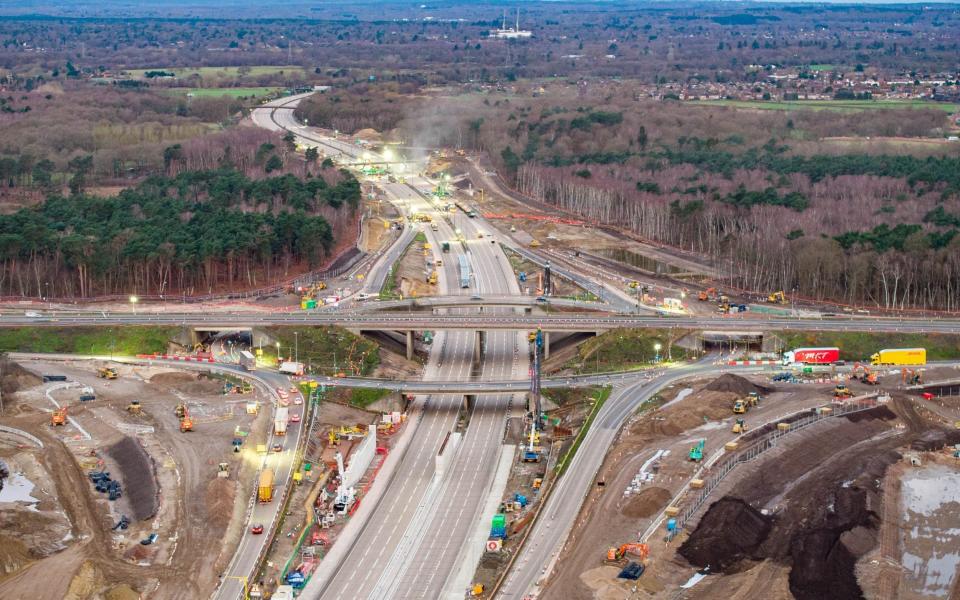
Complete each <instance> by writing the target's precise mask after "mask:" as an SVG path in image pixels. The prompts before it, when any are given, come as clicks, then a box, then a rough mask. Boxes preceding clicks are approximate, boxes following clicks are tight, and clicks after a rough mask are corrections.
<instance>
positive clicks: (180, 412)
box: [173, 402, 187, 419]
mask: <svg viewBox="0 0 960 600" xmlns="http://www.w3.org/2000/svg"><path fill="white" fill-rule="evenodd" d="M173 412H174V414H175V415H177V418H178V419H182V418H183V417H185V416H186V414H187V405H186V404H184V403H183V402H180V403H178V404H177V408H175V409H174V410H173Z"/></svg>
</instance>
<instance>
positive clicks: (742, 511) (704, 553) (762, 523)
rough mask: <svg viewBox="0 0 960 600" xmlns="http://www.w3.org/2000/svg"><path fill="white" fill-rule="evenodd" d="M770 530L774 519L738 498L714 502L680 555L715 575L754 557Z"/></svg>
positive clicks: (727, 498) (682, 547)
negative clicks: (706, 568)
mask: <svg viewBox="0 0 960 600" xmlns="http://www.w3.org/2000/svg"><path fill="white" fill-rule="evenodd" d="M770 529H771V519H770V518H769V517H766V516H764V515H762V514H761V513H760V511H758V510H756V509H755V508H753V507H752V506H750V505H749V504H747V503H746V502H744V501H743V500H740V499H739V498H730V497H725V498H721V499H720V500H718V501H716V502H714V503H713V504H712V505H711V506H710V508H709V510H707V513H706V514H705V515H704V516H703V518H702V519H701V520H700V523H699V525H698V526H697V528H696V529H695V530H694V531H693V533H692V534H690V537H689V538H687V540H686V541H685V542H684V543H683V545H681V546H680V549H679V550H677V552H678V553H679V554H680V556H682V557H684V558H686V559H687V560H688V561H690V563H691V564H693V565H696V566H698V567H706V566H709V567H710V570H711V571H713V572H722V571H725V570H729V569H730V568H731V567H733V566H735V565H736V564H737V563H739V562H740V561H742V560H744V559H749V558H751V557H752V556H753V554H754V553H755V552H756V550H757V549H758V548H759V547H760V545H761V544H762V543H763V541H764V540H765V539H766V538H767V535H768V534H769V533H770Z"/></svg>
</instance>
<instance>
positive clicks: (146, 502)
mask: <svg viewBox="0 0 960 600" xmlns="http://www.w3.org/2000/svg"><path fill="white" fill-rule="evenodd" d="M107 454H108V455H109V456H110V458H112V459H113V460H115V461H116V462H117V465H118V466H119V467H120V483H121V484H122V486H123V495H124V496H126V497H127V499H128V500H129V502H130V508H131V510H132V511H133V518H134V519H136V520H138V521H142V520H144V519H149V518H150V517H152V516H153V515H154V514H155V513H156V512H157V505H158V499H159V493H158V486H157V478H156V473H155V472H154V465H153V461H152V460H150V457H149V456H148V455H147V452H146V450H144V449H143V447H142V446H141V445H140V444H139V443H138V442H137V441H136V440H135V439H133V438H131V437H125V438H123V439H122V440H120V441H119V442H117V443H116V444H114V445H112V446H110V447H109V448H108V449H107Z"/></svg>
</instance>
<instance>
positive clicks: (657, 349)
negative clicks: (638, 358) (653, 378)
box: [653, 342, 662, 363]
mask: <svg viewBox="0 0 960 600" xmlns="http://www.w3.org/2000/svg"><path fill="white" fill-rule="evenodd" d="M660 348H662V346H661V345H660V342H657V343H656V344H654V345H653V350H654V352H656V353H657V354H656V356H654V357H653V362H655V363H658V362H660Z"/></svg>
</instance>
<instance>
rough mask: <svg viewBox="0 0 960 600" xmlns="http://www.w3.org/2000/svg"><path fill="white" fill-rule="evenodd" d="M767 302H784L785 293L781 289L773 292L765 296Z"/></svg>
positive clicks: (785, 300) (785, 299)
mask: <svg viewBox="0 0 960 600" xmlns="http://www.w3.org/2000/svg"><path fill="white" fill-rule="evenodd" d="M767 302H776V303H777V304H786V303H787V295H786V294H784V293H783V290H779V291H776V292H773V293H772V294H770V295H769V296H767Z"/></svg>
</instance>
